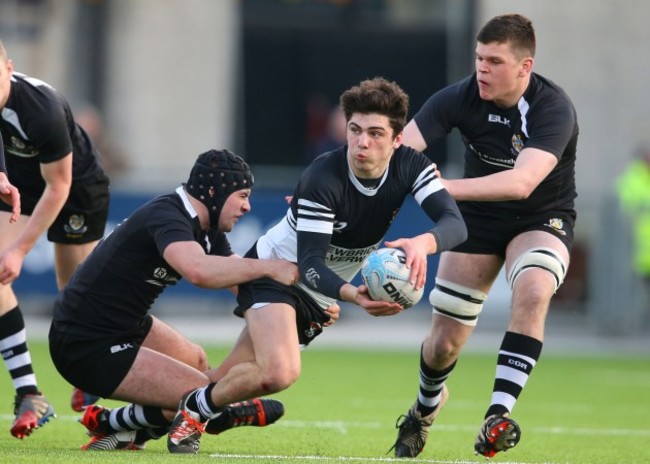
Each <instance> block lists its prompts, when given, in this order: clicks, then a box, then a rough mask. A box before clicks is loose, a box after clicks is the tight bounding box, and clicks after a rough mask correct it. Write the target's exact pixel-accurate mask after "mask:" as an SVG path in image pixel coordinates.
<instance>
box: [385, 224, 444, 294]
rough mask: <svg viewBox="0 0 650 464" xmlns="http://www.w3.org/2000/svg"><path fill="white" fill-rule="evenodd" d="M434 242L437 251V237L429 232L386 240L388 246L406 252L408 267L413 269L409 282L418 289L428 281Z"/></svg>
mask: <svg viewBox="0 0 650 464" xmlns="http://www.w3.org/2000/svg"><path fill="white" fill-rule="evenodd" d="M432 244H433V248H434V250H433V252H434V253H435V251H436V250H435V247H436V244H435V239H434V238H433V235H431V234H430V233H428V232H427V233H426V234H422V235H418V236H417V237H413V238H399V239H397V240H393V241H392V242H385V245H386V246H387V247H388V248H401V249H402V250H404V253H406V267H408V268H409V269H410V270H411V275H410V277H409V282H410V283H411V285H413V286H414V287H415V289H416V290H420V289H421V288H422V287H424V284H426V282H427V264H428V263H427V257H428V255H429V254H430V253H431V251H432Z"/></svg>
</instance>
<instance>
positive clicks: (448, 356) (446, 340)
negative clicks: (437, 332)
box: [426, 336, 462, 367]
mask: <svg viewBox="0 0 650 464" xmlns="http://www.w3.org/2000/svg"><path fill="white" fill-rule="evenodd" d="M428 341H429V352H428V356H427V358H426V362H427V364H428V365H429V366H432V367H433V366H448V365H449V364H450V363H451V362H453V361H454V360H455V359H456V358H458V355H459V354H460V351H461V349H462V344H459V343H456V342H455V340H454V339H453V338H452V337H444V336H443V337H433V338H430V339H429V340H428Z"/></svg>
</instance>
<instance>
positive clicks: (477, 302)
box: [429, 278, 487, 326]
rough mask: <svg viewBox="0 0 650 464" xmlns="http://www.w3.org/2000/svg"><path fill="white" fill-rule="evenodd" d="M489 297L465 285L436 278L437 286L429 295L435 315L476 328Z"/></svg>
mask: <svg viewBox="0 0 650 464" xmlns="http://www.w3.org/2000/svg"><path fill="white" fill-rule="evenodd" d="M486 298H487V295H486V294H485V293H483V292H481V291H479V290H475V289H472V288H469V287H465V286H463V285H458V284H455V283H453V282H449V281H446V280H442V279H439V278H436V286H435V288H434V289H433V290H432V291H431V293H430V294H429V303H431V305H432V306H433V312H434V314H440V315H443V316H447V317H450V318H452V319H454V320H455V321H457V322H459V323H461V324H463V325H468V326H475V325H476V322H477V321H478V315H479V314H480V313H481V311H482V310H483V303H484V302H485V299H486Z"/></svg>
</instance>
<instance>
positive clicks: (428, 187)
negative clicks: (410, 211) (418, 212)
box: [413, 178, 445, 205]
mask: <svg viewBox="0 0 650 464" xmlns="http://www.w3.org/2000/svg"><path fill="white" fill-rule="evenodd" d="M444 188H445V187H444V185H442V182H441V181H440V179H439V178H435V179H433V180H432V181H430V182H428V183H426V184H425V185H422V186H421V187H419V188H418V189H414V190H413V198H415V201H417V202H418V205H421V204H422V202H423V201H424V199H425V198H427V197H428V196H429V195H431V194H433V193H436V192H438V191H440V190H443V189H444Z"/></svg>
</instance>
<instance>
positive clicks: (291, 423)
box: [0, 414, 650, 464]
mask: <svg viewBox="0 0 650 464" xmlns="http://www.w3.org/2000/svg"><path fill="white" fill-rule="evenodd" d="M14 418H15V417H14V416H13V415H10V414H0V420H7V421H13V420H14ZM80 418H81V415H77V416H73V415H70V414H63V415H57V418H56V420H64V421H75V422H78V421H79V419H80ZM275 427H286V428H296V429H307V428H315V429H331V430H336V431H337V432H339V433H340V434H341V435H347V434H348V433H349V430H350V429H375V430H378V429H382V428H385V427H387V426H386V424H382V423H381V422H357V421H350V422H347V421H300V420H281V421H279V422H278V423H277V424H275ZM475 429H476V426H474V425H443V424H436V426H435V431H436V432H450V433H451V432H473V431H475ZM528 430H530V431H531V432H535V433H542V434H551V435H592V436H612V435H615V436H635V437H650V429H593V428H584V427H583V428H575V427H573V428H571V427H530V428H526V431H528ZM436 462H437V461H436ZM503 464H506V463H503Z"/></svg>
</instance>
